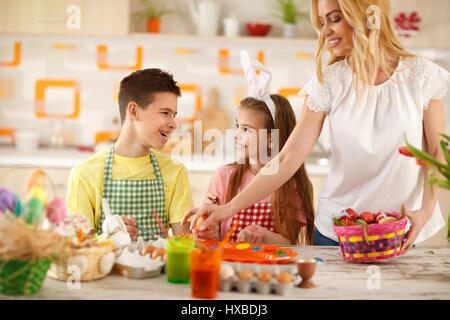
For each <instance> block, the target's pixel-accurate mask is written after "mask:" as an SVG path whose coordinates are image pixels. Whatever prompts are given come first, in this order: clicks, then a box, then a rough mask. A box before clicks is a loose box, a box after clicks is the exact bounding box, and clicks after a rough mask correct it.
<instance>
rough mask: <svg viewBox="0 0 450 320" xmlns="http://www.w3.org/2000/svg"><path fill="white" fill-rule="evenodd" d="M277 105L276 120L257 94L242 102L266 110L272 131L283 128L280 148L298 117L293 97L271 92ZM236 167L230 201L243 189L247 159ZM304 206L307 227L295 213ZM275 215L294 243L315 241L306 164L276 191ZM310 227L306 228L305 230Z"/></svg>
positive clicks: (244, 106)
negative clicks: (291, 98)
mask: <svg viewBox="0 0 450 320" xmlns="http://www.w3.org/2000/svg"><path fill="white" fill-rule="evenodd" d="M270 97H271V98H272V100H273V102H274V104H275V106H276V112H275V123H274V121H273V120H272V116H271V115H270V111H269V109H268V108H267V106H266V104H265V103H264V102H262V101H259V100H256V99H253V98H244V99H243V100H242V101H241V103H240V107H239V108H240V109H241V110H242V109H251V110H255V111H258V112H262V113H264V115H265V123H264V126H265V128H266V129H267V131H268V132H270V130H271V129H278V130H279V142H278V143H279V150H281V149H282V148H283V146H284V144H285V143H286V141H287V139H288V138H289V135H290V134H291V132H292V130H294V127H295V124H296V120H295V114H294V111H293V110H292V107H291V104H290V103H289V101H288V100H287V99H286V98H284V97H283V96H280V95H278V94H273V95H271V96H270ZM230 166H234V167H235V168H236V169H235V171H234V173H233V176H232V177H231V181H230V183H229V185H228V190H227V191H228V192H227V199H226V201H227V202H229V201H230V200H231V199H233V198H234V197H235V196H236V194H237V193H238V191H239V186H240V184H241V180H242V177H243V176H244V173H245V171H246V170H247V169H248V167H249V164H248V163H247V161H246V162H245V163H244V164H238V163H233V164H230ZM296 194H298V195H299V196H300V199H301V201H302V203H303V208H299V207H298V204H297V203H296V202H295V201H292V200H293V199H294V196H295V195H296ZM302 209H304V211H305V215H306V226H305V227H306V228H305V227H303V226H302V225H301V223H300V221H298V220H297V219H295V216H296V215H297V214H298V211H299V210H302ZM272 219H273V220H274V223H275V228H276V230H277V231H278V232H279V233H280V234H281V235H282V236H284V237H286V238H287V239H289V240H290V241H291V243H292V244H306V245H311V244H312V243H313V237H314V207H313V187H312V183H311V181H310V180H309V178H308V175H307V173H306V169H305V166H304V164H302V165H301V167H300V168H299V169H298V170H297V171H296V172H295V174H294V175H293V176H292V178H291V179H289V180H288V181H287V182H286V183H285V184H283V185H282V186H281V187H280V188H279V189H278V190H276V191H275V192H274V194H273V195H272ZM305 229H306V230H305Z"/></svg>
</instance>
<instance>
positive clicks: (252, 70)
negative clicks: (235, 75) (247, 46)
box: [241, 50, 275, 121]
mask: <svg viewBox="0 0 450 320" xmlns="http://www.w3.org/2000/svg"><path fill="white" fill-rule="evenodd" d="M241 66H242V70H244V74H245V77H246V78H247V82H248V91H247V95H246V97H251V98H254V99H256V100H260V101H264V103H265V104H266V105H267V108H269V111H270V114H271V115H272V119H273V120H274V121H275V104H274V103H273V101H272V99H271V98H270V80H271V79H272V73H271V72H270V71H269V70H268V69H266V68H265V67H264V66H263V65H262V64H261V62H259V61H257V60H250V56H249V54H248V52H247V51H245V50H241ZM257 70H259V76H258V75H257V74H256V71H257Z"/></svg>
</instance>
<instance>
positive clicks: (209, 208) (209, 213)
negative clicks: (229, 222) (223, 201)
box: [181, 204, 234, 231]
mask: <svg viewBox="0 0 450 320" xmlns="http://www.w3.org/2000/svg"><path fill="white" fill-rule="evenodd" d="M233 214H234V212H233V211H232V210H230V209H229V208H228V206H227V205H221V206H218V205H211V204H204V205H202V206H201V207H199V208H192V209H190V210H188V212H186V214H185V215H184V217H183V220H182V221H181V224H182V225H183V224H186V223H187V222H188V221H187V220H188V219H189V217H191V216H194V217H193V218H192V221H191V225H190V227H189V229H190V230H191V231H193V230H194V227H195V225H196V223H197V220H198V219H199V218H200V217H202V216H206V217H205V218H206V219H205V221H204V222H203V223H202V224H201V226H200V229H199V231H204V230H206V229H207V228H208V227H209V226H210V225H211V224H213V223H217V222H220V221H223V220H225V219H227V218H229V217H231V216H232V215H233Z"/></svg>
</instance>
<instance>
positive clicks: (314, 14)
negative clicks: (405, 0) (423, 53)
mask: <svg viewBox="0 0 450 320" xmlns="http://www.w3.org/2000/svg"><path fill="white" fill-rule="evenodd" d="M338 2H339V5H340V7H341V10H342V13H343V15H344V18H345V20H346V21H347V23H348V24H349V25H350V26H351V27H353V49H352V52H351V54H350V55H349V57H348V62H349V63H350V65H351V67H352V69H353V84H354V87H355V90H356V93H358V88H359V86H360V85H361V84H362V85H363V86H366V85H372V86H373V85H374V84H375V80H376V76H377V72H378V69H379V68H381V70H382V71H383V72H384V73H385V74H386V75H387V76H388V77H389V76H390V75H392V73H393V72H394V71H395V68H393V67H392V66H391V65H390V64H389V59H392V60H395V59H397V58H398V59H401V58H404V57H415V55H413V54H411V53H409V52H407V51H406V50H405V49H404V48H403V46H402V44H401V43H400V40H399V38H398V37H397V34H396V33H395V29H394V22H393V19H392V13H391V5H390V2H389V0H338ZM374 15H376V17H375V19H377V20H378V22H379V25H375V26H374V25H373V24H371V23H368V21H369V22H372V21H373V18H374ZM311 21H312V24H313V25H314V28H315V29H316V31H317V32H318V34H319V44H318V47H317V51H316V54H315V62H316V74H317V78H318V79H319V81H320V82H321V83H323V77H322V56H323V55H324V53H325V52H326V51H327V50H328V51H329V53H330V54H331V57H330V60H329V61H328V64H327V65H332V64H333V63H335V62H337V61H339V60H342V59H344V58H345V57H338V56H336V55H335V54H334V53H333V51H332V50H331V49H330V47H329V45H328V46H327V45H326V40H325V38H324V37H323V36H322V35H321V29H322V26H321V22H320V19H319V12H318V0H311ZM369 26H370V27H369ZM377 27H379V28H377Z"/></svg>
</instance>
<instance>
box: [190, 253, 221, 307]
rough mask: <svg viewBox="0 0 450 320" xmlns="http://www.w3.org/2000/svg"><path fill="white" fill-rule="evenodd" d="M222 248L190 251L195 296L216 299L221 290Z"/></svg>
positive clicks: (192, 287) (192, 285) (193, 293)
mask: <svg viewBox="0 0 450 320" xmlns="http://www.w3.org/2000/svg"><path fill="white" fill-rule="evenodd" d="M221 262H222V250H221V249H207V250H204V249H199V248H196V249H193V250H192V251H191V253H190V265H191V289H192V297H193V298H203V299H214V298H215V297H216V296H217V292H218V291H219V271H220V264H221Z"/></svg>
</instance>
